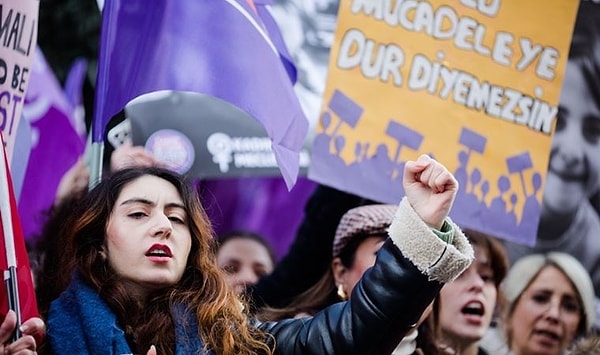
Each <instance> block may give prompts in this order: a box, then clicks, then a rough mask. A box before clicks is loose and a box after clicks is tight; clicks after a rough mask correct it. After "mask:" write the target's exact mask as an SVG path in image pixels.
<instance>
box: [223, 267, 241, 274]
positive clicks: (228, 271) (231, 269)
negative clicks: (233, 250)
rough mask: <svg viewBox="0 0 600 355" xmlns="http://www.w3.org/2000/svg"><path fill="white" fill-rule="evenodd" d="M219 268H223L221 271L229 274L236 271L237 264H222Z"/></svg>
mask: <svg viewBox="0 0 600 355" xmlns="http://www.w3.org/2000/svg"><path fill="white" fill-rule="evenodd" d="M221 269H223V271H225V272H226V273H227V274H230V275H232V274H235V273H237V272H238V267H237V265H234V264H226V265H223V267H222V268H221Z"/></svg>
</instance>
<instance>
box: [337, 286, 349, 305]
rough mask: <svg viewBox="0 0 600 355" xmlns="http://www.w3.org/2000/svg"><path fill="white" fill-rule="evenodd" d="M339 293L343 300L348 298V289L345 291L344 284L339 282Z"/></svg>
mask: <svg viewBox="0 0 600 355" xmlns="http://www.w3.org/2000/svg"><path fill="white" fill-rule="evenodd" d="M337 295H338V296H339V297H340V298H341V299H342V300H343V301H345V300H347V299H348V295H347V294H346V291H344V285H342V284H339V285H338V287H337Z"/></svg>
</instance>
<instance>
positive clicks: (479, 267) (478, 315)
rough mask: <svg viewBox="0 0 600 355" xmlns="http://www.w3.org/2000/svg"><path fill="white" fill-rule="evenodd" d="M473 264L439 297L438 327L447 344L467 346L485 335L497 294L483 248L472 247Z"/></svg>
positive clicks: (491, 270) (488, 257)
mask: <svg viewBox="0 0 600 355" xmlns="http://www.w3.org/2000/svg"><path fill="white" fill-rule="evenodd" d="M473 248H474V250H475V261H474V262H473V263H472V264H471V266H469V268H468V269H467V270H465V272H463V273H462V275H460V276H459V277H458V279H456V280H455V281H453V282H450V283H448V284H446V285H444V287H443V288H442V290H441V292H440V295H439V302H440V309H439V327H440V330H441V333H442V336H443V338H444V339H445V341H446V342H448V343H449V344H453V343H456V345H458V346H466V345H468V344H469V343H473V342H477V341H479V340H481V338H483V336H484V335H485V333H486V332H487V330H488V328H489V326H490V323H491V321H492V316H493V314H494V308H495V306H496V298H497V295H498V291H497V289H496V284H495V283H494V281H495V277H494V271H493V269H492V267H491V263H490V255H489V253H488V251H487V250H486V249H485V248H482V247H480V246H479V245H473Z"/></svg>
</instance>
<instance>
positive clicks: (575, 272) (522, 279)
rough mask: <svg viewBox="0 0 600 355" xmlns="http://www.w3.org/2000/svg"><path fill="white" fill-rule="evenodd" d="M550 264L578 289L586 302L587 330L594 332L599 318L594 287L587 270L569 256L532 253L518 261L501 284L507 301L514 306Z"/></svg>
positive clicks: (553, 253) (584, 305) (551, 253)
mask: <svg viewBox="0 0 600 355" xmlns="http://www.w3.org/2000/svg"><path fill="white" fill-rule="evenodd" d="M547 265H554V266H556V267H558V268H559V269H560V270H561V271H562V272H564V273H565V275H566V276H567V277H568V278H569V280H571V283H573V285H574V286H575V289H576V290H577V293H579V297H580V298H581V302H582V303H583V313H584V318H585V319H584V321H585V330H586V331H590V329H591V328H592V326H594V322H595V319H596V307H595V302H596V301H595V296H594V287H593V285H592V280H591V279H590V276H589V274H588V272H587V270H586V269H585V268H584V267H583V265H581V263H579V261H577V259H575V258H574V257H572V256H571V255H569V254H566V253H561V252H550V253H546V254H532V255H527V256H524V257H522V258H520V259H519V260H517V262H516V263H515V264H514V265H513V266H512V267H511V268H510V270H509V271H508V275H507V276H506V279H504V282H503V283H502V285H501V287H502V291H503V292H504V296H505V297H506V300H507V301H508V302H509V304H510V305H511V306H514V302H516V300H517V299H518V298H519V296H520V295H521V294H522V293H523V291H525V289H526V288H527V286H529V284H530V283H531V282H532V281H533V279H534V278H535V277H536V276H537V275H538V274H539V272H540V271H541V270H542V269H543V268H544V267H545V266H547Z"/></svg>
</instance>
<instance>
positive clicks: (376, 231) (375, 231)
mask: <svg viewBox="0 0 600 355" xmlns="http://www.w3.org/2000/svg"><path fill="white" fill-rule="evenodd" d="M396 210H397V206H395V205H385V204H371V205H365V206H359V207H356V208H353V209H351V210H349V211H348V212H346V213H345V214H344V215H343V216H342V218H341V220H340V223H339V225H338V227H337V230H336V233H335V238H334V240H333V247H332V248H333V249H332V260H331V266H330V268H329V269H327V270H326V271H325V273H324V274H323V276H322V277H321V279H320V280H319V281H318V282H316V283H315V284H314V285H313V286H312V287H311V288H309V289H308V290H306V291H305V292H303V293H302V294H300V295H298V296H297V297H296V298H295V299H294V300H293V301H292V302H291V303H290V304H289V305H288V306H286V307H281V308H274V307H267V308H265V309H263V310H262V311H261V312H260V313H259V314H258V315H257V317H258V318H259V319H262V320H281V319H285V318H290V317H296V318H299V317H309V316H313V315H315V314H316V313H318V312H319V311H320V310H322V309H324V308H326V307H328V306H330V305H332V304H335V303H337V302H341V301H345V300H347V299H348V298H349V296H350V295H351V294H352V292H353V290H354V287H355V286H356V285H357V284H358V281H359V280H360V278H361V277H362V275H363V274H364V272H365V271H366V270H367V269H369V268H370V267H372V266H373V265H374V264H375V258H376V255H377V252H378V251H379V249H380V248H381V247H382V245H383V243H384V242H385V240H386V239H387V233H388V228H389V227H390V224H391V223H392V221H393V219H394V215H395V213H396ZM427 314H428V312H427V311H426V312H425V313H424V316H423V317H421V320H420V322H419V323H421V322H422V321H423V320H424V319H425V318H426V316H427ZM419 325H420V324H419ZM424 329H425V331H424V330H422V329H419V330H417V328H416V327H415V329H414V330H413V331H411V332H410V334H409V335H408V336H407V337H405V339H403V341H401V342H400V344H399V345H398V346H397V347H396V349H394V352H393V354H394V355H401V354H413V353H415V351H417V348H418V349H419V351H422V352H424V353H426V354H436V345H435V342H434V341H433V336H432V334H431V333H428V332H427V331H428V330H429V329H430V328H424Z"/></svg>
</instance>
